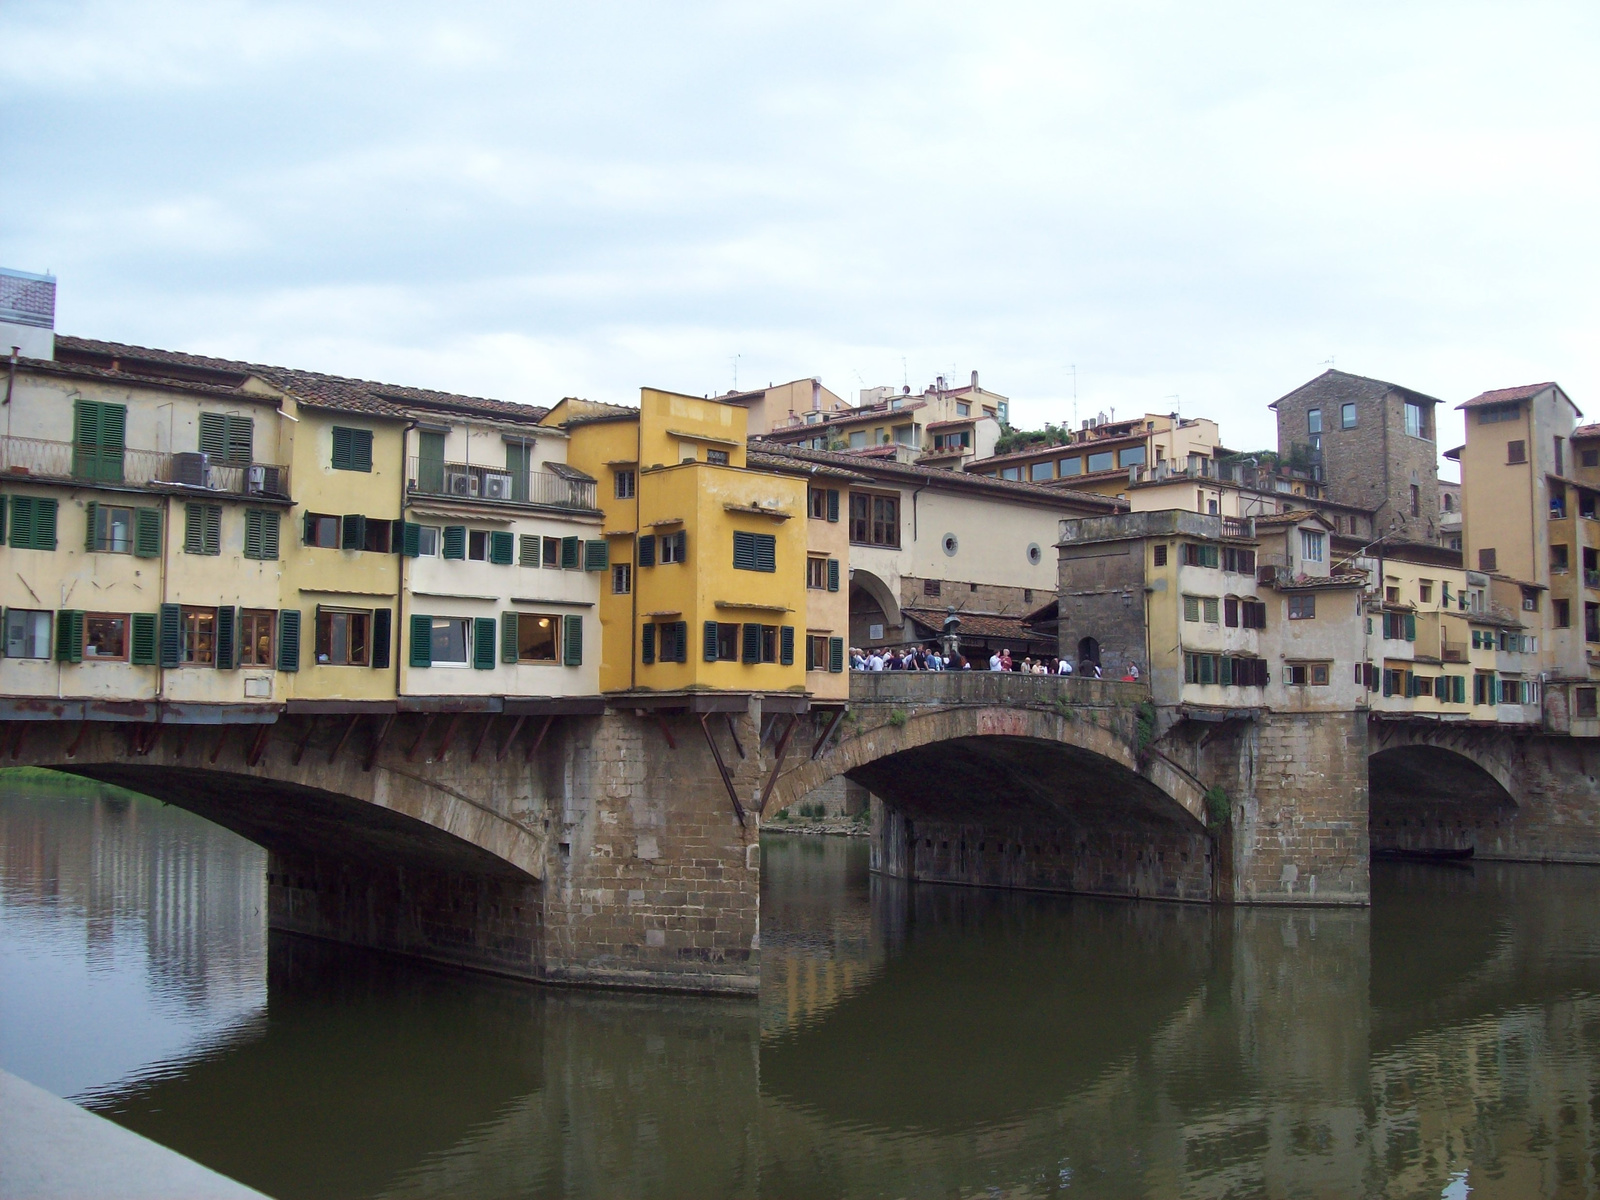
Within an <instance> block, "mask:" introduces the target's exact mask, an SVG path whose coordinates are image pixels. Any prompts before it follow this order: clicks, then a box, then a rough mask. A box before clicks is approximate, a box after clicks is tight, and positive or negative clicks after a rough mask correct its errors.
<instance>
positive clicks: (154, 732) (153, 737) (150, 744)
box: [139, 716, 161, 758]
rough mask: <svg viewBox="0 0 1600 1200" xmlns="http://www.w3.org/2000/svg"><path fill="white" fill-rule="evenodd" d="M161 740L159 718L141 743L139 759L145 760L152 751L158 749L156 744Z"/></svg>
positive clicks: (147, 731)
mask: <svg viewBox="0 0 1600 1200" xmlns="http://www.w3.org/2000/svg"><path fill="white" fill-rule="evenodd" d="M160 740H161V718H160V717H159V716H158V717H157V718H156V720H155V723H154V724H152V725H151V726H150V728H149V729H148V730H146V731H145V733H144V737H143V739H142V740H141V741H140V742H139V757H140V758H145V757H147V756H148V755H149V753H150V751H152V750H154V749H155V748H156V743H157V742H158V741H160Z"/></svg>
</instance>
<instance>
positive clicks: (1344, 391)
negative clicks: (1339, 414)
mask: <svg viewBox="0 0 1600 1200" xmlns="http://www.w3.org/2000/svg"><path fill="white" fill-rule="evenodd" d="M1302 392H1312V393H1314V394H1316V395H1318V396H1328V397H1330V398H1333V399H1339V400H1349V399H1355V398H1360V397H1365V398H1367V399H1372V400H1380V399H1382V398H1383V397H1384V396H1385V395H1386V394H1388V393H1389V392H1403V393H1405V394H1406V395H1407V396H1410V397H1411V398H1412V399H1415V400H1420V401H1422V402H1423V403H1424V404H1442V403H1444V402H1443V401H1442V400H1440V399H1439V398H1438V397H1437V396H1430V395H1428V394H1427V393H1426V392H1419V391H1417V390H1415V389H1414V388H1408V387H1402V386H1401V385H1400V384H1398V383H1390V382H1389V381H1388V380H1386V379H1373V378H1371V377H1370V376H1367V375H1352V374H1351V373H1350V372H1349V371H1335V370H1333V369H1332V368H1331V367H1330V368H1329V369H1328V370H1326V371H1324V372H1323V373H1322V374H1321V375H1318V376H1317V377H1316V378H1315V379H1309V380H1307V381H1306V382H1305V383H1302V384H1301V385H1300V386H1299V387H1297V388H1295V389H1293V390H1292V391H1288V392H1285V393H1284V394H1283V395H1281V396H1279V397H1278V398H1277V399H1276V400H1274V401H1273V402H1272V403H1271V404H1269V405H1267V407H1268V408H1277V407H1278V405H1279V404H1281V403H1283V402H1284V401H1285V400H1287V399H1289V398H1290V397H1291V396H1298V395H1300V394H1301V393H1302Z"/></svg>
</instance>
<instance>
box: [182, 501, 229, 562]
mask: <svg viewBox="0 0 1600 1200" xmlns="http://www.w3.org/2000/svg"><path fill="white" fill-rule="evenodd" d="M200 508H201V513H200V553H201V554H221V553H222V505H220V504H202V505H201V506H200ZM187 540H188V531H187V530H185V542H187ZM185 549H187V545H186V546H185Z"/></svg>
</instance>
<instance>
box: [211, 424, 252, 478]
mask: <svg viewBox="0 0 1600 1200" xmlns="http://www.w3.org/2000/svg"><path fill="white" fill-rule="evenodd" d="M254 443H255V423H254V422H253V421H251V419H250V418H249V417H241V416H239V415H237V414H235V413H210V412H204V413H201V414H200V452H201V453H202V454H204V455H205V456H206V458H207V459H208V460H209V461H210V462H211V463H212V464H213V465H215V464H217V463H222V464H225V465H227V466H232V467H247V466H249V465H250V463H251V461H252V459H253V451H254Z"/></svg>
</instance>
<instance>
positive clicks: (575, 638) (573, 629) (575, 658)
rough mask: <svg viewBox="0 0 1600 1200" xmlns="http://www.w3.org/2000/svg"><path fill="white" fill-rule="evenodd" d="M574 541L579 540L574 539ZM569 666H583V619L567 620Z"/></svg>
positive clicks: (567, 660)
mask: <svg viewBox="0 0 1600 1200" xmlns="http://www.w3.org/2000/svg"><path fill="white" fill-rule="evenodd" d="M573 540H574V541H576V540H577V539H576V538H574V539H573ZM566 662H567V666H569V667H581V666H582V665H583V618H582V617H568V618H567V659H566Z"/></svg>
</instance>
